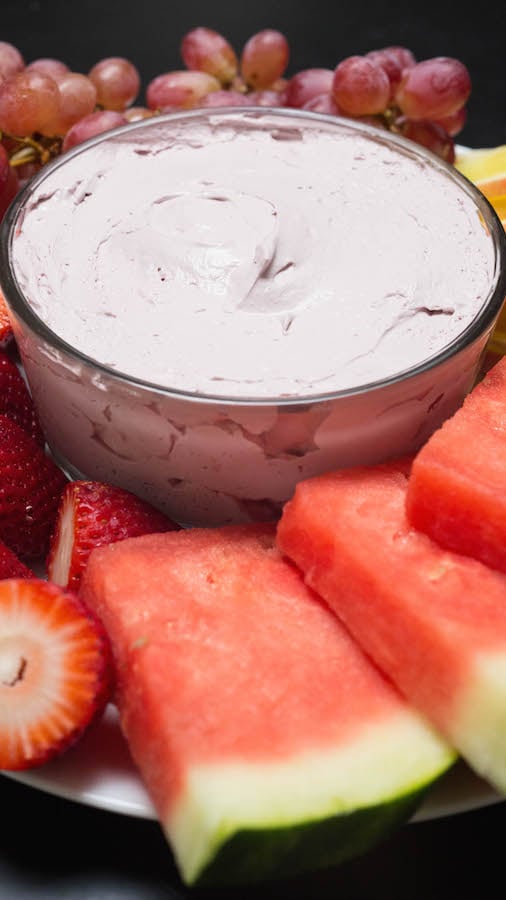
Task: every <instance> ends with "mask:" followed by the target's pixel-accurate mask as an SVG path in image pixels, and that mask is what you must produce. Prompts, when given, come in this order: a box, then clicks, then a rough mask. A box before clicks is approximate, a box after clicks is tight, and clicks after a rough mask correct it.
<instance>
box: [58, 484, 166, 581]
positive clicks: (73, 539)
mask: <svg viewBox="0 0 506 900" xmlns="http://www.w3.org/2000/svg"><path fill="white" fill-rule="evenodd" d="M177 528H179V525H177V524H176V523H175V522H173V521H172V519H169V518H168V517H167V516H165V515H164V514H163V513H161V512H160V511H159V510H157V509H155V508H154V507H153V506H151V505H150V504H149V503H146V502H145V501H144V500H140V499H139V497H137V496H136V495H135V494H132V493H130V491H125V490H124V489H123V488H119V487H114V486H113V485H110V484H105V483H103V482H101V481H72V482H69V483H68V484H67V487H66V488H65V491H64V492H63V496H62V498H61V503H60V507H59V510H58V516H57V521H56V527H55V530H54V532H53V535H52V538H51V545H50V549H49V556H48V560H47V574H48V578H49V579H50V580H51V581H54V582H55V583H56V584H60V585H62V586H63V587H70V588H73V589H74V590H75V589H77V587H78V586H79V582H80V580H81V575H82V572H83V570H84V567H85V566H86V563H87V562H88V557H89V555H90V553H91V551H92V550H93V549H94V548H95V547H100V546H102V545H103V544H112V543H114V542H115V541H122V540H124V539H125V538H128V537H137V536H138V535H140V534H151V533H153V532H162V531H174V530H175V529H177Z"/></svg>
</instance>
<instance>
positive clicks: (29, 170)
mask: <svg viewBox="0 0 506 900" xmlns="http://www.w3.org/2000/svg"><path fill="white" fill-rule="evenodd" d="M41 167H42V163H40V162H36V161H35V160H33V161H32V162H26V163H23V164H22V165H20V166H16V174H17V176H18V179H19V187H20V188H22V187H24V186H25V184H26V183H27V182H28V181H30V178H33V176H34V175H36V174H37V172H38V171H39V170H40V168H41Z"/></svg>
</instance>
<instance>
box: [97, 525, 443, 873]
mask: <svg viewBox="0 0 506 900" xmlns="http://www.w3.org/2000/svg"><path fill="white" fill-rule="evenodd" d="M274 537H275V528H274V525H265V524H263V525H245V526H227V527H223V528H215V529H191V530H188V531H181V532H177V533H176V532H174V533H168V534H163V535H149V536H143V537H140V538H132V539H127V540H125V541H122V542H121V543H117V544H112V545H110V546H108V547H104V548H100V549H98V550H95V551H93V553H92V555H91V557H90V560H89V563H88V566H87V569H86V572H85V575H84V579H83V581H82V586H81V596H82V598H83V599H84V601H85V602H86V603H87V604H88V605H89V606H90V607H92V608H93V609H94V610H95V611H96V612H97V613H98V614H99V616H100V617H101V619H102V621H103V622H104V624H105V626H106V629H107V631H108V633H109V635H110V638H111V641H112V646H113V653H114V657H115V661H116V667H117V673H118V681H117V705H118V708H119V713H120V721H121V725H122V729H123V731H124V734H125V737H126V739H127V741H128V744H129V746H130V749H131V752H132V756H133V758H134V760H135V761H136V763H137V765H138V768H139V770H140V773H141V775H142V777H143V779H144V782H145V784H146V786H147V788H148V790H149V792H150V794H151V796H152V798H153V801H154V804H155V806H156V809H157V812H158V816H159V819H160V823H161V825H162V827H163V829H164V830H165V833H166V835H167V838H168V840H169V842H170V844H171V847H172V849H173V851H174V855H175V858H176V861H177V863H178V866H179V869H180V872H181V875H182V878H183V880H184V881H186V882H187V883H188V884H192V883H195V882H215V883H216V882H220V881H222V882H234V881H235V882H240V881H250V880H258V879H263V878H266V877H268V876H271V875H276V876H279V875H282V874H293V873H295V872H297V871H300V870H303V869H311V868H316V867H320V866H328V865H331V864H334V863H337V862H339V861H340V860H342V859H346V858H349V857H351V856H353V855H355V854H357V853H360V852H363V851H365V850H366V849H367V848H368V847H370V846H371V845H372V844H374V843H375V842H377V841H378V840H379V839H380V838H381V837H382V836H384V835H385V834H387V833H388V832H389V831H390V830H391V829H392V828H393V827H394V826H395V825H398V824H399V823H401V822H403V821H405V820H406V819H407V818H408V817H409V816H410V815H411V814H412V812H413V810H414V809H415V808H416V806H417V804H418V803H419V802H420V801H421V799H422V797H423V795H424V793H425V791H426V790H427V789H428V787H429V786H430V785H431V784H432V783H433V782H434V780H435V779H437V778H438V777H439V776H440V775H441V773H442V772H444V771H445V770H446V769H447V768H448V767H449V766H450V765H451V764H452V762H453V761H454V759H455V755H456V754H455V753H454V751H453V750H450V749H449V748H448V746H447V745H446V744H445V743H444V742H443V741H442V740H441V739H440V737H439V736H438V735H437V734H436V733H435V731H434V730H433V729H432V727H429V726H428V725H427V724H426V723H425V721H424V720H422V718H421V717H419V716H418V714H416V713H414V712H413V710H412V709H411V708H410V707H409V706H408V705H407V704H406V702H405V701H404V700H403V699H401V697H400V695H399V694H398V693H397V691H396V690H395V689H394V688H393V687H392V686H391V684H390V682H388V681H387V680H385V678H384V677H383V676H382V675H381V674H380V673H379V671H378V670H377V669H376V668H375V667H374V666H373V664H372V663H371V662H370V661H368V660H367V658H366V657H365V656H364V654H363V653H362V651H361V650H360V649H359V647H358V645H357V644H356V643H355V642H354V641H353V640H352V639H351V638H350V636H349V635H348V633H347V632H346V631H345V630H344V629H343V628H342V626H341V625H340V624H339V622H338V620H337V618H336V617H335V616H334V615H333V614H332V613H331V612H330V610H329V609H328V608H327V607H326V605H324V604H323V602H322V601H321V599H320V598H319V597H317V596H316V595H315V594H314V593H312V592H311V591H310V590H309V589H308V588H307V587H306V586H305V585H304V582H303V580H302V578H301V576H300V573H299V572H298V571H297V569H296V568H295V567H294V566H292V565H291V564H290V563H288V562H287V561H286V560H284V559H283V558H282V557H281V555H280V554H279V552H278V551H277V550H276V549H275V548H274V546H273V544H274Z"/></svg>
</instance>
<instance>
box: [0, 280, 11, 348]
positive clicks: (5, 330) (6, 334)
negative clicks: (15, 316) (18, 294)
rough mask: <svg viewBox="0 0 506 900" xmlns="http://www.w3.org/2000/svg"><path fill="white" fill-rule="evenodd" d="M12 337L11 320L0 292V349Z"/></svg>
mask: <svg viewBox="0 0 506 900" xmlns="http://www.w3.org/2000/svg"><path fill="white" fill-rule="evenodd" d="M13 337H14V333H13V330H12V323H11V318H10V315H9V310H8V309H7V304H6V302H5V299H4V295H3V294H2V292H1V291H0V347H6V346H7V344H9V343H10V342H11V341H12V339H13Z"/></svg>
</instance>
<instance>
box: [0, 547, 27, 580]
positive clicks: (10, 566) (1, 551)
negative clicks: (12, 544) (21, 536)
mask: <svg viewBox="0 0 506 900" xmlns="http://www.w3.org/2000/svg"><path fill="white" fill-rule="evenodd" d="M34 577H35V572H32V570H31V569H29V568H28V566H25V564H24V563H23V562H21V560H20V559H18V557H17V556H16V554H15V553H13V552H12V550H11V549H10V548H9V547H6V545H5V544H3V543H2V541H0V579H2V578H34Z"/></svg>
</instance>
